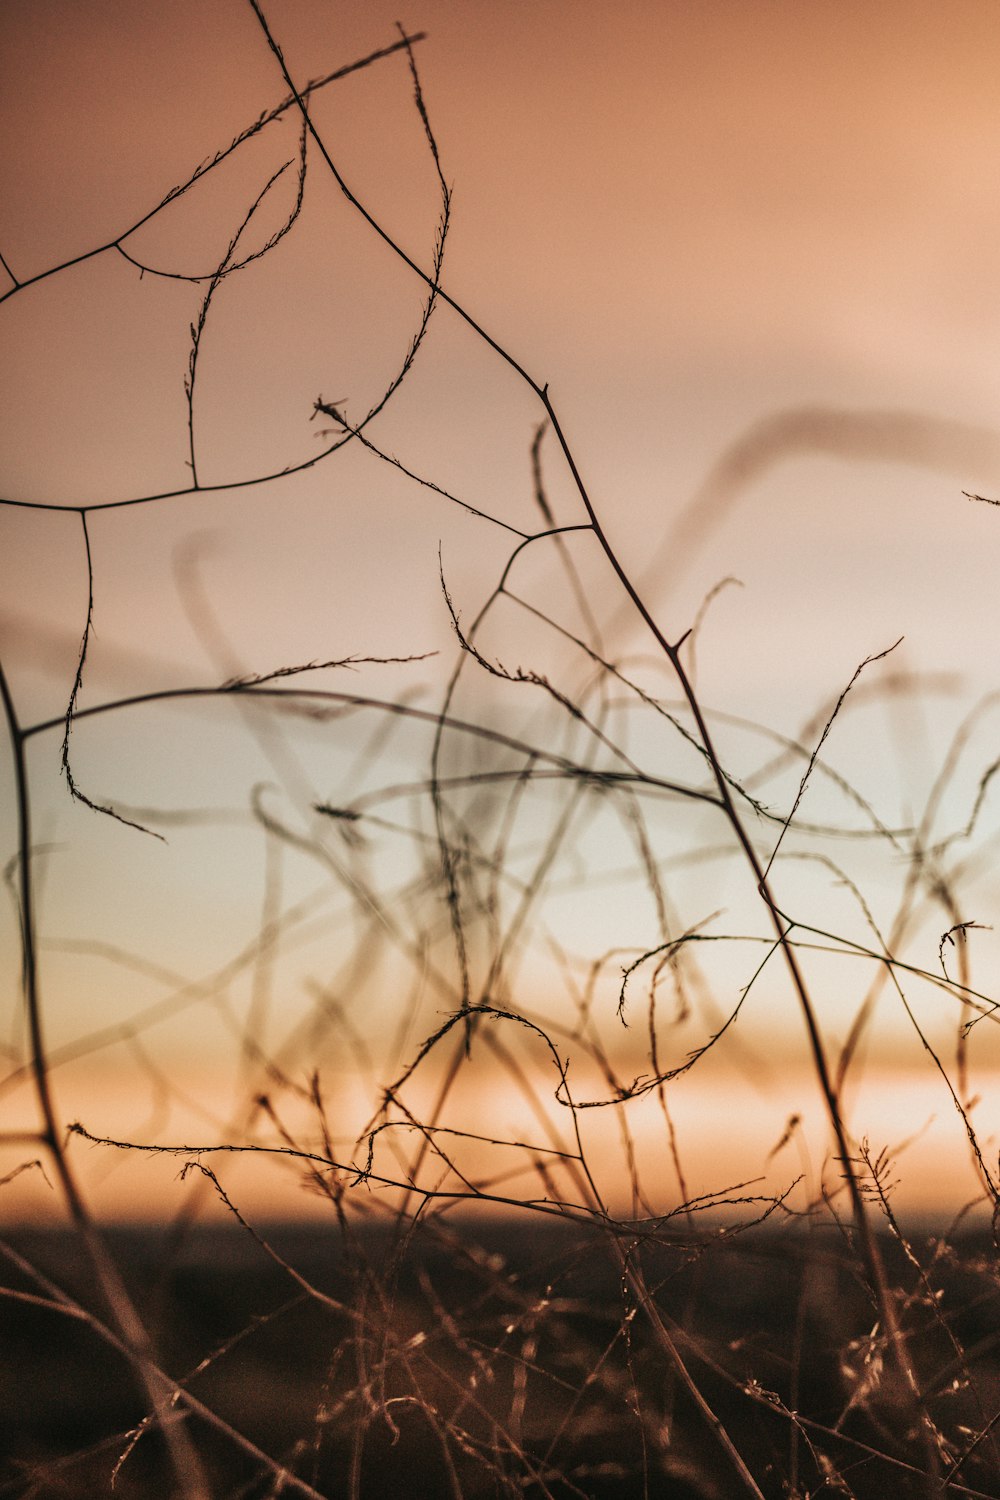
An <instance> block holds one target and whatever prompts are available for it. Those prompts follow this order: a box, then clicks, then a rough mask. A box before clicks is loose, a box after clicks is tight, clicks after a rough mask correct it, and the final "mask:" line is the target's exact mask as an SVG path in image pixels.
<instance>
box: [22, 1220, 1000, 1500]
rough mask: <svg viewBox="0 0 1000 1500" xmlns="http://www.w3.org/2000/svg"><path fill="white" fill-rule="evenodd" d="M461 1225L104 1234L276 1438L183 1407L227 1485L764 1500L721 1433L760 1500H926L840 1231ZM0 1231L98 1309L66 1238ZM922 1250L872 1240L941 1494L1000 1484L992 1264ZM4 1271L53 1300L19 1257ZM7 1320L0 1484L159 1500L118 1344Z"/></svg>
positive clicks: (154, 1324)
mask: <svg viewBox="0 0 1000 1500" xmlns="http://www.w3.org/2000/svg"><path fill="white" fill-rule="evenodd" d="M450 1225H451V1221H450V1220H445V1221H439V1222H438V1224H437V1227H434V1226H429V1227H428V1228H427V1229H425V1230H422V1231H421V1232H420V1233H419V1234H417V1235H415V1236H414V1237H413V1238H412V1239H411V1240H410V1241H408V1242H406V1243H402V1244H401V1243H399V1242H398V1241H397V1240H395V1239H394V1237H393V1235H392V1234H391V1233H390V1232H388V1231H385V1232H375V1231H373V1230H371V1229H368V1230H363V1231H358V1233H357V1237H356V1239H355V1240H354V1243H353V1244H350V1245H345V1239H344V1236H343V1235H342V1233H341V1231H340V1230H339V1229H337V1228H336V1227H335V1226H334V1227H333V1228H331V1230H329V1231H324V1230H321V1229H318V1228H303V1227H289V1226H272V1227H271V1229H270V1230H269V1232H268V1237H269V1242H270V1243H271V1244H272V1245H273V1246H274V1247H275V1249H276V1250H277V1252H278V1253H279V1255H280V1256H281V1257H282V1258H283V1259H284V1260H285V1261H286V1263H287V1267H286V1268H283V1267H282V1266H280V1265H278V1264H277V1263H276V1262H275V1261H274V1260H273V1259H272V1258H270V1257H269V1256H268V1254H267V1253H266V1252H265V1251H264V1250H263V1249H262V1248H261V1247H260V1246H259V1245H258V1244H257V1243H255V1242H254V1241H253V1239H251V1238H250V1237H249V1235H248V1234H247V1233H246V1232H245V1231H244V1230H242V1229H240V1228H239V1227H238V1226H235V1225H234V1226H233V1227H232V1228H228V1227H227V1228H215V1229H208V1228H197V1229H194V1230H190V1231H188V1232H187V1233H186V1234H185V1235H184V1236H183V1237H182V1238H181V1239H179V1240H177V1241H174V1242H172V1241H171V1239H170V1237H169V1236H168V1235H167V1233H166V1232H165V1231H163V1232H153V1231H149V1230H134V1231H132V1230H124V1229H118V1230H114V1231H112V1232H110V1234H109V1236H108V1238H109V1243H110V1246H111V1249H112V1251H113V1254H114V1256H115V1258H116V1260H117V1262H118V1264H119V1266H120V1267H121V1268H122V1269H123V1271H124V1272H125V1275H126V1279H127V1281H128V1284H129V1287H130V1290H131V1292H132V1294H133V1296H134V1297H135V1299H136V1301H137V1302H138V1304H139V1306H140V1308H141V1311H142V1313H143V1315H144V1318H145V1320H146V1323H147V1326H148V1327H149V1328H150V1329H151V1330H152V1334H153V1338H154V1341H155V1344H156V1349H157V1357H158V1360H159V1363H160V1365H161V1367H162V1368H163V1369H166V1370H167V1371H169V1372H170V1374H171V1376H173V1377H174V1378H177V1379H179V1380H181V1381H183V1382H184V1384H185V1386H186V1388H188V1389H189V1390H190V1391H191V1392H192V1393H193V1394H194V1395H195V1396H197V1397H198V1398H199V1399H200V1400H201V1401H202V1402H204V1403H206V1404H207V1406H209V1407H210V1408H211V1409H212V1410H213V1411H214V1412H215V1413H217V1414H218V1415H219V1416H220V1417H222V1418H223V1419H224V1421H225V1423H227V1424H229V1426H230V1427H231V1429H233V1430H234V1431H235V1433H237V1434H240V1435H242V1436H243V1437H244V1438H247V1439H249V1440H250V1441H251V1442H252V1443H253V1444H254V1445H256V1447H257V1448H258V1449H259V1450H261V1453H262V1454H263V1455H266V1457H262V1456H260V1455H259V1454H258V1455H254V1454H252V1453H250V1452H248V1451H247V1450H246V1449H245V1448H241V1447H240V1446H239V1444H238V1442H237V1440H236V1438H235V1437H234V1435H233V1432H232V1431H225V1430H221V1429H220V1428H217V1427H216V1428H213V1427H212V1426H211V1425H209V1424H208V1423H207V1422H206V1421H205V1420H204V1419H203V1418H202V1417H201V1416H198V1415H193V1416H192V1415H189V1416H188V1417H187V1419H186V1421H187V1425H188V1430H189V1432H190V1434H191V1437H192V1439H193V1442H194V1445H195V1447H196V1448H197V1451H198V1453H199V1455H200V1458H201V1461H202V1464H203V1466H204V1468H205V1470H206V1473H207V1476H208V1485H209V1491H210V1493H211V1495H212V1497H213V1500H216V1497H217V1500H223V1497H225V1500H237V1497H242V1500H264V1497H270V1496H277V1495H282V1496H284V1495H289V1496H291V1495H294V1494H296V1493H299V1494H301V1493H303V1491H302V1490H301V1488H299V1487H297V1486H296V1487H293V1486H292V1484H291V1483H289V1482H288V1481H287V1480H285V1481H282V1479H281V1478H280V1474H279V1469H280V1466H283V1465H287V1467H288V1469H289V1470H291V1472H292V1473H293V1474H294V1475H295V1476H297V1477H298V1478H299V1479H301V1480H304V1481H306V1482H307V1484H309V1485H311V1486H312V1487H313V1489H314V1490H315V1491H318V1493H319V1494H321V1495H323V1496H327V1497H330V1500H340V1497H341V1496H344V1497H359V1500H374V1497H381V1496H395V1495H400V1496H408V1497H413V1500H420V1497H428V1500H431V1497H438V1496H441V1497H451V1496H462V1497H467V1500H480V1497H484V1500H485V1497H487V1496H489V1497H494V1496H507V1495H518V1496H523V1497H525V1500H535V1497H542V1496H549V1497H552V1500H564V1497H570V1496H573V1497H579V1496H586V1497H591V1500H626V1497H627V1500H633V1497H636V1500H639V1497H646V1496H649V1497H660V1496H663V1497H668V1500H694V1497H700V1500H728V1497H730V1496H741V1495H745V1494H749V1493H753V1491H752V1490H751V1489H750V1487H749V1485H748V1483H747V1480H746V1478H741V1476H740V1474H739V1472H738V1468H737V1466H736V1464H735V1463H734V1461H733V1458H732V1456H731V1455H730V1454H727V1452H726V1449H725V1446H724V1442H723V1441H722V1440H720V1437H719V1435H718V1434H717V1432H716V1431H715V1430H714V1429H713V1422H714V1421H715V1420H718V1421H721V1423H722V1424H723V1426H724V1427H725V1429H726V1431H727V1432H728V1434H729V1436H730V1437H731V1439H732V1442H733V1443H734V1444H735V1447H736V1449H737V1450H738V1452H739V1454H740V1455H741V1458H742V1460H743V1462H744V1463H745V1464H746V1466H747V1469H748V1470H749V1474H750V1475H752V1478H753V1481H754V1482H755V1483H756V1485H757V1486H759V1491H760V1492H761V1493H763V1495H765V1496H766V1497H767V1500H772V1497H774V1500H779V1497H787V1496H790V1495H796V1494H797V1495H799V1496H801V1497H805V1496H812V1495H831V1496H832V1495H835V1494H840V1495H852V1494H853V1495H855V1496H856V1497H858V1500H869V1497H871V1500H882V1497H887V1496H891V1497H896V1496H898V1497H900V1500H908V1497H910V1496H913V1497H916V1496H924V1495H927V1494H929V1493H935V1491H933V1490H932V1489H929V1487H928V1483H927V1480H926V1479H925V1478H923V1477H920V1472H919V1471H925V1470H926V1467H927V1464H928V1462H929V1460H928V1457H927V1452H928V1450H927V1447H926V1444H924V1443H923V1442H921V1440H920V1439H919V1436H918V1435H917V1434H916V1433H915V1432H914V1430H913V1410H914V1408H913V1404H912V1402H911V1401H909V1400H908V1398H907V1397H906V1395H905V1392H903V1391H901V1388H900V1381H899V1377H898V1376H897V1375H896V1373H895V1371H894V1369H893V1367H892V1364H891V1360H889V1358H888V1357H887V1356H884V1352H883V1351H882V1349H881V1344H880V1340H879V1334H878V1330H877V1329H876V1331H875V1337H874V1340H872V1338H871V1337H870V1335H871V1334H872V1330H873V1325H874V1323H875V1315H874V1312H873V1309H872V1304H871V1300H870V1298H869V1296H868V1293H867V1290H866V1287H865V1285H864V1282H863V1278H862V1277H861V1275H860V1273H859V1270H858V1266H857V1262H856V1261H855V1260H854V1258H853V1256H852V1254H851V1251H850V1247H849V1245H848V1243H847V1241H846V1240H845V1239H844V1237H843V1236H842V1235H841V1234H840V1233H839V1232H838V1231H835V1230H825V1229H824V1230H822V1231H819V1230H814V1231H811V1232H810V1231H805V1230H802V1229H801V1228H797V1229H794V1230H793V1231H791V1232H786V1231H785V1230H781V1229H770V1228H765V1229H760V1230H756V1231H753V1232H752V1233H747V1234H745V1235H741V1236H738V1237H736V1238H733V1239H729V1240H727V1239H725V1238H724V1237H719V1236H718V1235H714V1236H713V1235H708V1236H707V1237H706V1238H705V1239H703V1240H702V1241H700V1242H699V1243H698V1244H696V1243H695V1242H694V1241H690V1242H687V1243H676V1244H674V1245H673V1246H650V1247H645V1248H643V1249H641V1250H640V1249H635V1250H633V1251H632V1252H631V1254H632V1260H631V1264H632V1266H633V1267H634V1269H635V1270H636V1271H637V1272H639V1273H641V1277H642V1282H641V1284H640V1283H639V1282H638V1281H636V1280H632V1281H630V1280H629V1279H628V1278H627V1277H625V1276H623V1271H622V1265H621V1261H620V1260H619V1259H616V1257H615V1254H614V1253H613V1249H612V1247H611V1245H610V1244H609V1242H608V1241H607V1240H606V1239H605V1238H603V1237H602V1236H601V1235H599V1234H598V1233H596V1232H593V1233H589V1232H588V1233H581V1232H580V1231H579V1230H575V1229H563V1228H562V1227H561V1226H558V1225H556V1226H555V1227H554V1228H552V1227H548V1223H547V1222H546V1221H540V1220H538V1219H530V1218H527V1217H525V1219H524V1220H523V1221H521V1222H511V1221H508V1222H505V1223H498V1222H489V1221H481V1222H479V1223H478V1224H477V1225H476V1226H475V1227H474V1228H473V1227H466V1228H464V1229H459V1228H458V1227H457V1226H454V1227H449V1226H450ZM6 1243H7V1244H8V1245H10V1246H12V1247H14V1249H15V1250H16V1251H17V1253H18V1254H19V1255H21V1256H23V1257H24V1258H25V1259H26V1260H27V1261H28V1262H30V1263H31V1265H32V1266H33V1267H35V1268H36V1270H38V1271H41V1272H43V1273H44V1274H45V1275H46V1276H48V1277H50V1278H51V1280H52V1281H53V1282H54V1283H56V1284H57V1285H58V1286H59V1287H60V1288H62V1289H63V1290H64V1291H66V1292H68V1293H69V1295H70V1297H71V1298H73V1299H74V1300H75V1301H76V1302H78V1303H79V1304H80V1305H81V1306H83V1307H84V1308H85V1309H87V1310H90V1311H98V1312H99V1310H100V1308H101V1305H102V1304H101V1299H100V1296H99V1294H98V1293H97V1291H96V1289H95V1287H94V1284H93V1281H92V1278H91V1276H90V1274H89V1272H88V1270H87V1268H86V1262H85V1258H84V1256H83V1252H82V1250H81V1248H80V1246H79V1244H78V1242H77V1241H76V1240H75V1239H74V1238H73V1237H72V1236H71V1235H68V1234H65V1233H56V1232H41V1231H31V1232H29V1231H23V1232H20V1233H14V1234H11V1235H9V1236H8V1238H7V1240H6ZM913 1248H914V1250H915V1251H916V1252H917V1254H918V1257H919V1260H920V1262H921V1266H922V1268H923V1270H922V1272H921V1271H918V1269H917V1267H915V1266H914V1265H913V1264H912V1263H911V1262H910V1261H909V1260H907V1258H906V1257H905V1255H904V1254H903V1252H902V1249H901V1247H900V1246H899V1245H898V1244H896V1243H887V1244H886V1246H885V1250H886V1256H887V1260H888V1263H889V1269H890V1274H891V1277H892V1280H893V1284H894V1285H895V1286H896V1287H897V1303H898V1310H899V1316H900V1320H901V1322H902V1323H903V1325H904V1327H905V1328H907V1330H909V1331H910V1333H911V1335H912V1350H913V1356H914V1361H915V1363H916V1365H917V1368H918V1371H919V1375H920V1379H921V1382H922V1386H923V1391H924V1394H925V1395H926V1403H927V1410H928V1411H929V1412H930V1414H931V1415H932V1417H933V1419H934V1422H935V1423H936V1424H937V1426H938V1429H939V1431H940V1433H941V1434H942V1445H943V1457H942V1458H941V1459H940V1460H939V1474H941V1475H943V1476H945V1477H947V1476H948V1475H949V1471H951V1475H950V1482H951V1486H952V1488H951V1489H950V1490H949V1491H948V1492H949V1493H955V1494H961V1493H965V1494H970V1493H971V1494H980V1495H984V1494H985V1495H990V1496H1000V1454H998V1451H997V1449H996V1447H994V1445H993V1444H994V1440H993V1434H992V1432H990V1433H988V1434H987V1435H986V1436H985V1437H983V1438H982V1439H980V1440H979V1441H978V1442H977V1441H976V1439H977V1435H978V1434H980V1433H981V1432H982V1431H983V1429H984V1428H986V1427H987V1426H988V1424H989V1423H990V1422H991V1420H993V1419H994V1418H995V1417H996V1416H997V1413H1000V1281H998V1275H997V1266H998V1259H997V1256H996V1254H995V1252H994V1251H993V1248H992V1244H991V1241H990V1240H989V1238H988V1236H985V1235H983V1236H980V1237H979V1238H974V1237H967V1238H965V1239H964V1240H962V1241H957V1242H954V1243H953V1244H951V1245H943V1244H936V1243H935V1242H933V1241H931V1242H928V1241H927V1240H926V1239H922V1240H916V1239H915V1240H914V1242H913ZM289 1268H291V1269H289ZM292 1270H294V1272H295V1273H297V1275H298V1277H299V1278H301V1279H300V1280H296V1278H295V1276H294V1275H293V1274H292ZM3 1283H4V1285H5V1286H6V1287H7V1288H8V1289H13V1290H16V1291H21V1292H27V1293H29V1294H31V1295H32V1296H34V1297H38V1296H42V1297H48V1298H51V1297H52V1296H53V1291H52V1288H51V1287H46V1286H44V1285H43V1284H42V1283H40V1282H39V1281H38V1280H37V1279H35V1278H33V1277H32V1276H31V1275H30V1274H28V1273H27V1271H25V1270H24V1269H23V1268H22V1269H19V1268H18V1267H17V1266H16V1265H15V1264H13V1263H12V1262H10V1261H9V1260H8V1262H7V1265H6V1269H5V1271H4V1272H3ZM651 1309H654V1310H655V1313H654V1315H653V1316H651V1311H650V1310H651ZM0 1319H2V1322H0V1329H2V1332H0V1350H2V1353H0V1358H2V1366H0V1369H2V1375H0V1380H2V1387H0V1451H2V1454H3V1458H2V1462H0V1497H4V1500H6V1497H11V1500H13V1497H28V1496H37V1497H42V1500H47V1497H49V1496H52V1497H57V1496H65V1497H73V1500H76V1497H85V1496H86V1497H90V1496H99V1495H111V1494H114V1495H118V1496H121V1497H122V1500H136V1497H142V1500H146V1497H153V1500H159V1497H169V1496H171V1495H172V1494H173V1493H174V1486H173V1482H172V1480H171V1477H170V1471H169V1469H168V1467H167V1466H166V1464H165V1460H164V1453H163V1449H162V1447H161V1442H162V1440H161V1439H160V1438H159V1437H158V1436H157V1435H155V1434H149V1433H147V1434H144V1435H143V1436H142V1437H141V1439H140V1441H139V1442H138V1443H137V1444H136V1445H135V1447H134V1449H133V1451H131V1452H130V1454H129V1456H128V1457H127V1459H126V1460H125V1462H124V1463H123V1464H122V1466H121V1469H120V1471H119V1473H118V1475H117V1478H116V1483H115V1488H114V1490H112V1488H111V1479H112V1473H113V1470H114V1467H115V1464H116V1462H117V1461H118V1459H119V1458H120V1456H121V1455H122V1453H123V1452H124V1451H125V1449H126V1447H127V1445H128V1441H129V1440H128V1437H127V1434H128V1433H129V1431H130V1430H132V1429H134V1428H135V1427H136V1425H137V1424H138V1423H139V1422H140V1421H141V1419H142V1416H143V1412H144V1409H145V1408H144V1406H143V1403H142V1399H141V1397H140V1395H139V1393H138V1389H137V1387H136V1384H135V1382H134V1379H133V1377H132V1375H131V1374H130V1372H129V1368H128V1364H127V1362H126V1360H125V1359H124V1358H123V1356H122V1355H121V1353H120V1352H117V1351H116V1350H114V1349H113V1348H111V1347H110V1346H109V1345H108V1343H107V1342H106V1341H104V1340H103V1339H102V1338H101V1337H100V1336H99V1334H98V1332H96V1331H95V1329H94V1327H93V1326H92V1325H90V1324H88V1323H87V1322H86V1321H84V1320H82V1319H81V1318H80V1317H79V1315H78V1314H77V1313H72V1314H70V1313H67V1312H66V1311H59V1310H55V1309H54V1308H53V1307H51V1306H41V1305H39V1304H38V1303H37V1302H28V1301H24V1300H18V1299H14V1298H11V1297H9V1296H8V1297H6V1298H5V1299H4V1300H3V1301H2V1303H0ZM671 1346H672V1347H673V1348H674V1349H675V1350H676V1351H677V1353H678V1354H679V1356H680V1360H681V1361H682V1362H683V1366H684V1369H683V1370H682V1369H680V1368H679V1366H678V1363H677V1360H676V1359H675V1358H674V1356H673V1355H672V1354H671ZM213 1354H214V1356H215V1357H214V1358H213V1357H212V1356H213ZM684 1370H686V1371H687V1372H688V1375H689V1376H690V1377H691V1378H692V1379H693V1382H694V1385H695V1386H696V1387H697V1390H698V1392H699V1393H700V1398H701V1401H703V1402H705V1403H707V1407H708V1408H709V1409H710V1410H709V1411H706V1410H705V1409H703V1408H702V1407H701V1405H700V1403H699V1397H697V1396H695V1395H694V1394H693V1393H692V1390H691V1388H690V1386H689V1385H688V1384H687V1383H686V1376H685V1373H684ZM793 1413H794V1414H797V1415H793ZM966 1450H970V1451H969V1452H968V1453H967V1456H965V1457H964V1459H962V1455H963V1454H964V1453H965V1452H966ZM960 1459H962V1462H961V1467H958V1468H956V1464H957V1463H958V1461H959V1460H960ZM268 1460H271V1461H273V1462H272V1464H271V1465H270V1466H269V1464H268ZM275 1465H277V1466H279V1467H278V1469H276V1468H275V1467H274V1466H275ZM963 1486H964V1487H965V1488H964V1490H963ZM937 1493H944V1491H942V1490H940V1489H939V1490H938V1491H937Z"/></svg>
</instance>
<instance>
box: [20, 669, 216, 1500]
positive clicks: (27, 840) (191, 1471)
mask: <svg viewBox="0 0 1000 1500" xmlns="http://www.w3.org/2000/svg"><path fill="white" fill-rule="evenodd" d="M0 698H2V699H3V707H4V714H5V716H6V719H7V726H8V729H9V733H10V743H11V750H12V752H13V757H14V785H15V797H16V802H17V890H18V902H19V907H20V919H21V983H22V991H23V996H24V1006H25V1013H26V1017H27V1022H28V1036H29V1042H30V1047H31V1070H32V1076H33V1079H34V1084H35V1094H36V1097H37V1099H38V1105H39V1110H40V1112H41V1116H42V1130H41V1133H40V1139H41V1142H42V1144H43V1145H44V1146H45V1147H46V1149H47V1150H48V1153H49V1156H50V1158H51V1160H52V1163H53V1167H54V1169H55V1172H56V1175H57V1177H58V1179H59V1184H60V1187H61V1188H62V1191H63V1195H64V1197H65V1199H66V1204H67V1207H68V1209H69V1213H70V1217H71V1218H72V1220H73V1224H74V1226H75V1228H76V1231H77V1233H78V1235H79V1237H80V1240H81V1243H82V1244H83V1246H84V1249H85V1251H86V1253H87V1256H88V1258H89V1260H90V1264H91V1267H92V1269H93V1271H94V1275H95V1277H96V1278H97V1282H98V1285H99V1287H100V1289H101V1293H102V1295H103V1297H104V1301H105V1303H106V1304H107V1310H108V1314H109V1316H110V1318H111V1322H112V1326H113V1328H114V1329H115V1331H116V1332H117V1333H118V1334H119V1335H120V1337H121V1339H122V1343H123V1345H124V1347H125V1349H126V1350H127V1352H128V1356H129V1359H130V1360H131V1362H132V1366H133V1369H134V1370H135V1373H136V1375H137V1377H138V1379H139V1381H140V1383H141V1385H142V1387H143V1389H144V1391H145V1395H146V1399H147V1400H148V1401H149V1403H150V1407H151V1409H152V1410H153V1411H154V1412H155V1413H156V1416H157V1419H158V1425H159V1428H160V1431H161V1432H162V1434H163V1438H164V1442H165V1443H166V1445H167V1451H168V1453H169V1455H170V1461H171V1464H172V1466H173V1469H174V1473H175V1476H176V1479H177V1483H178V1485H179V1487H180V1492H181V1493H182V1494H183V1495H184V1496H185V1497H186V1500H211V1495H210V1491H209V1489H208V1487H207V1484H206V1481H205V1478H204V1474H203V1472H202V1467H201V1463H200V1461H199V1459H198V1456H197V1454H196V1453H195V1450H194V1446H193V1444H192V1443H191V1440H190V1437H189V1435H188V1432H187V1430H186V1428H185V1426H184V1424H183V1423H178V1422H177V1421H176V1420H175V1418H174V1413H173V1403H174V1400H175V1397H176V1394H177V1393H176V1389H175V1387H174V1385H173V1383H172V1382H171V1381H170V1380H169V1379H167V1378H165V1377H164V1376H163V1374H162V1372H161V1371H159V1370H158V1369H157V1368H156V1365H155V1363H154V1359H153V1350H152V1347H151V1345H150V1341H149V1335H148V1334H147V1332H146V1329H145V1327H144V1326H143V1323H142V1320H141V1318H140V1317H139V1314H138V1312H137V1311H136V1308H135V1306H134V1304H133V1302H132V1299H131V1298H130V1296H129V1294H128V1292H127V1291H126V1289H125V1284H124V1282H123V1281H122V1278H121V1276H120V1274H119V1271H118V1267H117V1266H116V1265H115V1263H114V1260H113V1259H112V1257H111V1256H110V1255H109V1254H108V1251H107V1248H106V1246H105V1244H104V1241H103V1239H102V1238H101V1236H100V1234H99V1233H98V1230H97V1227H96V1225H95V1224H94V1221H93V1219H92V1218H91V1216H90V1212H89V1210H88V1208H87V1205H86V1202H85V1201H84V1198H83V1194H82V1192H81V1190H80V1186H79V1184H78V1182H77V1180H76V1176H75V1174H74V1172H73V1170H72V1168H71V1166H70V1164H69V1160H68V1157H67V1154H66V1147H65V1143H64V1133H63V1131H62V1130H61V1129H60V1126H59V1121H58V1116H57V1114H56V1108H55V1101H54V1099H53V1095H52V1088H51V1084H50V1080H49V1066H48V1054H47V1051H46V1046H45V1037H44V1031H43V1026H42V1005H41V998H40V995H39V985H38V944H37V938H36V932H35V905H34V888H33V881H32V868H31V847H32V844H31V795H30V789H29V781H28V765H27V755H26V751H25V744H26V736H25V733H24V731H23V729H22V728H21V725H20V722H19V720H18V716H17V710H16V707H15V704H14V699H13V695H12V694H11V690H10V685H9V683H8V681H7V675H6V673H5V672H4V670H3V666H2V664H0Z"/></svg>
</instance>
